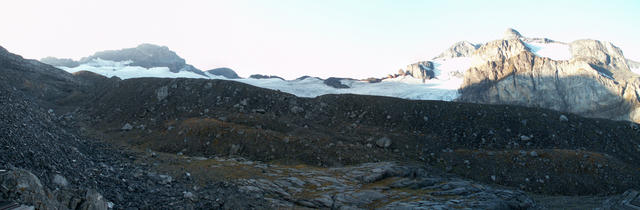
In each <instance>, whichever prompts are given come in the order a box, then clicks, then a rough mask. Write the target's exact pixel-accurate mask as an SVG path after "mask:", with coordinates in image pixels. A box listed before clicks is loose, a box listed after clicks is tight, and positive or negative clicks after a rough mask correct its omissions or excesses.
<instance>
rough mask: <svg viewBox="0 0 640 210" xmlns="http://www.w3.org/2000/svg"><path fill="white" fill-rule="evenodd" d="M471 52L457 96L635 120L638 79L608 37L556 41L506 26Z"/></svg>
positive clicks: (591, 115) (639, 83) (468, 100)
mask: <svg viewBox="0 0 640 210" xmlns="http://www.w3.org/2000/svg"><path fill="white" fill-rule="evenodd" d="M506 34H507V35H506V36H505V37H504V39H502V40H495V41H491V42H488V43H486V44H484V45H483V46H482V47H480V48H479V49H477V50H476V51H475V52H474V53H473V54H472V56H471V57H472V59H473V60H474V64H473V65H472V66H471V67H470V68H469V69H468V70H467V71H466V72H465V74H464V83H463V85H462V86H461V88H460V93H461V95H460V98H458V99H457V100H459V101H464V102H472V103H487V104H513V105H522V106H529V107H540V108H548V109H554V110H558V111H564V112H572V113H576V114H580V115H583V116H587V117H597V118H608V119H615V120H630V121H635V122H638V121H640V113H639V111H638V107H640V103H639V101H638V100H639V98H638V94H639V93H640V89H639V88H640V79H639V77H638V75H637V74H635V73H633V72H632V71H631V68H630V67H629V66H630V65H629V63H628V62H627V59H625V57H624V55H623V53H622V50H620V49H619V48H618V47H616V46H614V45H613V44H611V43H609V42H602V41H597V40H577V41H573V42H571V43H568V44H567V43H561V42H556V41H552V40H549V39H531V38H526V37H523V36H521V35H520V34H519V33H517V31H515V30H513V29H510V30H508V31H507V33H506Z"/></svg>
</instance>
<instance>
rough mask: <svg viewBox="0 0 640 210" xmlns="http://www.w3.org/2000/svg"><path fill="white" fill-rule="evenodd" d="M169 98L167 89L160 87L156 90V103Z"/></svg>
mask: <svg viewBox="0 0 640 210" xmlns="http://www.w3.org/2000/svg"><path fill="white" fill-rule="evenodd" d="M168 96H169V87H167V86H162V87H160V88H158V90H156V98H157V99H158V101H162V100H164V99H166V98H167V97H168Z"/></svg>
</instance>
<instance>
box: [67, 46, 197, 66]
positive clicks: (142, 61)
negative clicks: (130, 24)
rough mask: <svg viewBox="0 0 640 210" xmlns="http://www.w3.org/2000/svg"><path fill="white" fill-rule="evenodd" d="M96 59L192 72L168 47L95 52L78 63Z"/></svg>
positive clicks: (144, 47) (143, 47)
mask: <svg viewBox="0 0 640 210" xmlns="http://www.w3.org/2000/svg"><path fill="white" fill-rule="evenodd" d="M97 58H100V59H103V60H111V61H132V63H131V64H130V65H132V66H141V67H145V68H152V67H168V68H169V70H171V72H179V71H181V70H187V71H193V70H194V69H193V67H192V66H190V65H187V64H186V62H185V60H184V59H183V58H181V57H180V56H178V55H177V54H176V53H175V52H173V51H171V50H169V48H168V47H166V46H159V45H154V44H141V45H138V46H137V47H135V48H125V49H120V50H106V51H101V52H97V53H95V54H93V55H92V56H89V57H85V58H82V59H80V63H86V62H89V61H91V60H94V59H97ZM194 72H195V71H194Z"/></svg>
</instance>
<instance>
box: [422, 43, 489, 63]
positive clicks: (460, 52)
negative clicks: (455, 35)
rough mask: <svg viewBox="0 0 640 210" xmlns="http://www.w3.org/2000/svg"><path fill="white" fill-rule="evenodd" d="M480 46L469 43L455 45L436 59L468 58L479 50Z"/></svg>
mask: <svg viewBox="0 0 640 210" xmlns="http://www.w3.org/2000/svg"><path fill="white" fill-rule="evenodd" d="M478 47H479V46H478V45H475V44H473V43H471V42H468V41H461V42H457V43H455V44H453V46H451V47H450V48H449V49H447V50H445V51H444V52H442V53H441V54H440V55H438V56H436V57H435V58H433V59H434V60H435V59H449V58H457V57H468V56H470V55H471V54H473V52H475V51H476V49H478Z"/></svg>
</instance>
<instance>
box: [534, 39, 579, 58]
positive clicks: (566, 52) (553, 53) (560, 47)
mask: <svg viewBox="0 0 640 210" xmlns="http://www.w3.org/2000/svg"><path fill="white" fill-rule="evenodd" d="M525 45H526V46H527V47H529V49H531V52H532V53H533V54H535V55H537V56H540V57H547V58H551V59H552V60H569V59H571V50H570V49H569V45H568V44H563V43H554V42H552V43H536V42H525Z"/></svg>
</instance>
